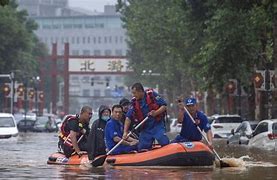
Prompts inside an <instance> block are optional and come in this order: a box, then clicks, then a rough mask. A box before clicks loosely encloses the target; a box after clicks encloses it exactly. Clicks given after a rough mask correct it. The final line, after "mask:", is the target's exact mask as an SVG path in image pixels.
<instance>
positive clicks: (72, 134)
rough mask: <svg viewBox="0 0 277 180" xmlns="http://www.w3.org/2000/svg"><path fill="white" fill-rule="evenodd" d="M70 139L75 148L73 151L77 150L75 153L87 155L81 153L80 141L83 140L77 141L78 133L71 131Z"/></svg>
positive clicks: (83, 152)
mask: <svg viewBox="0 0 277 180" xmlns="http://www.w3.org/2000/svg"><path fill="white" fill-rule="evenodd" d="M69 136H70V138H71V142H72V146H73V149H74V150H75V152H76V153H77V154H78V155H79V156H81V155H82V154H86V152H85V151H81V150H80V148H79V146H78V141H79V140H81V138H80V139H79V140H78V141H77V138H76V137H77V133H76V132H75V131H72V130H71V131H70V134H69Z"/></svg>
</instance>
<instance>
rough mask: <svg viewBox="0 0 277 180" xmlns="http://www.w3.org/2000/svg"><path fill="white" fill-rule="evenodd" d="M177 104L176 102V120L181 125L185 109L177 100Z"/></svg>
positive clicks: (181, 102) (182, 103) (180, 101)
mask: <svg viewBox="0 0 277 180" xmlns="http://www.w3.org/2000/svg"><path fill="white" fill-rule="evenodd" d="M177 102H178V108H179V111H178V117H177V120H178V122H179V123H182V122H183V117H184V113H185V109H184V106H185V104H184V102H183V101H182V100H179V99H178V100H177Z"/></svg>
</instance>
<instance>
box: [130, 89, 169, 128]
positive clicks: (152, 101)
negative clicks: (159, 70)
mask: <svg viewBox="0 0 277 180" xmlns="http://www.w3.org/2000/svg"><path fill="white" fill-rule="evenodd" d="M145 94H146V104H147V106H148V109H149V112H150V111H152V110H157V109H159V108H160V106H159V105H158V104H157V101H156V98H155V96H154V94H153V89H147V90H145ZM132 105H133V107H134V110H135V113H134V120H135V122H136V123H138V122H141V121H142V120H143V119H144V115H143V112H142V109H141V107H140V103H139V101H138V100H136V98H133V99H132ZM164 115H165V113H161V114H159V115H158V116H156V117H155V119H156V120H157V121H160V120H161V119H162V117H164Z"/></svg>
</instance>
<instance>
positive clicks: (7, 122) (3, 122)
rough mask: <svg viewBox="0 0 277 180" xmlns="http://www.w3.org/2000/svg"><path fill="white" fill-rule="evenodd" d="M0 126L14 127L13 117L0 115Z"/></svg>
mask: <svg viewBox="0 0 277 180" xmlns="http://www.w3.org/2000/svg"><path fill="white" fill-rule="evenodd" d="M0 127H15V124H14V121H13V118H11V117H1V118H0Z"/></svg>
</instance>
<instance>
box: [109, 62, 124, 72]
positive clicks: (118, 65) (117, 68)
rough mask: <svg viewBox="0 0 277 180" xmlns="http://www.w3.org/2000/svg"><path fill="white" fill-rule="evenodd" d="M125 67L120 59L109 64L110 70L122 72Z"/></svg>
mask: <svg viewBox="0 0 277 180" xmlns="http://www.w3.org/2000/svg"><path fill="white" fill-rule="evenodd" d="M123 67H124V66H123V65H122V64H121V61H120V60H117V61H116V60H115V61H109V64H108V70H110V71H117V72H121V70H122V68H123Z"/></svg>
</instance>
